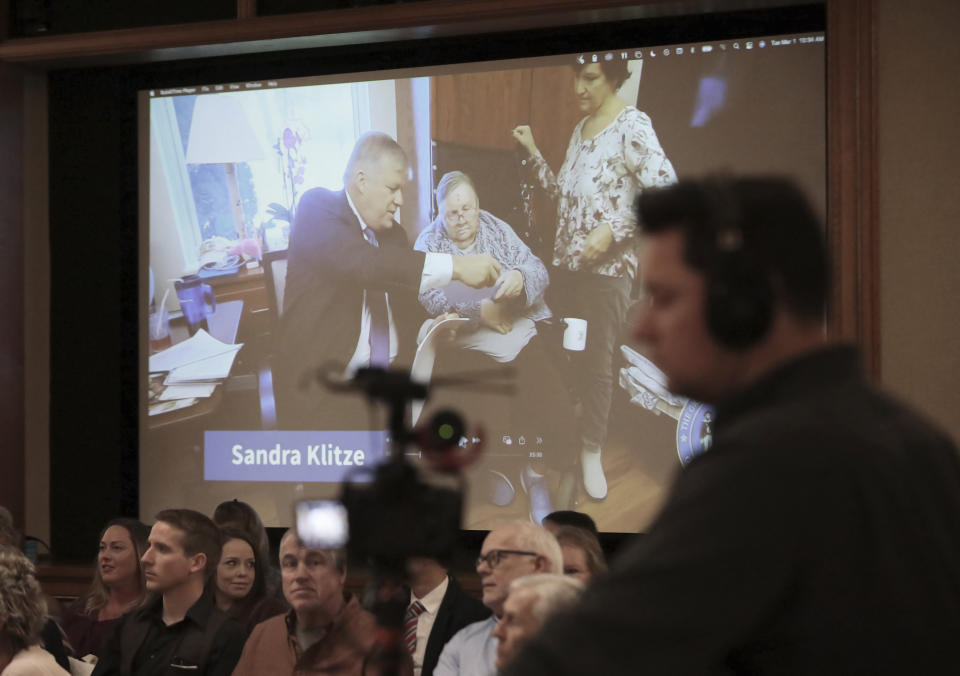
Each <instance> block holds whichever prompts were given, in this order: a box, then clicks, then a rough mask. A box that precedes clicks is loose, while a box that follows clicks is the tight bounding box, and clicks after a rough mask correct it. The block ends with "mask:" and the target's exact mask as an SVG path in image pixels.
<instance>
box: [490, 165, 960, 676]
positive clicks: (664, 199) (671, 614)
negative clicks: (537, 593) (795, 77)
mask: <svg viewBox="0 0 960 676" xmlns="http://www.w3.org/2000/svg"><path fill="white" fill-rule="evenodd" d="M640 216H641V218H640V222H641V224H642V225H641V227H642V229H643V231H644V234H646V235H647V237H646V241H645V247H644V254H643V263H642V265H641V270H642V280H643V286H644V290H645V296H646V304H645V305H646V306H645V309H644V313H643V315H642V317H641V318H640V319H639V322H638V325H637V328H636V337H637V338H638V339H639V340H640V341H641V342H642V343H644V344H645V346H646V348H647V356H648V357H649V358H650V359H652V361H653V362H654V363H655V364H657V366H659V367H660V368H661V369H662V370H663V372H664V373H665V374H666V376H667V379H668V384H669V387H670V389H671V390H672V391H673V392H675V393H677V394H683V395H686V396H689V397H691V398H693V399H696V400H699V401H703V402H707V403H711V404H714V405H715V406H716V409H717V410H716V418H715V426H714V443H713V446H712V448H711V449H710V450H709V451H707V452H706V453H704V454H702V455H700V456H698V457H697V458H695V459H694V460H692V461H691V462H690V464H689V465H687V467H686V468H684V469H683V470H682V471H681V473H680V475H679V476H678V479H677V481H676V484H675V485H674V487H673V489H672V491H671V494H670V496H669V498H668V499H667V502H666V504H665V505H664V507H663V510H662V512H661V514H660V515H659V517H658V518H657V520H656V521H655V522H654V523H653V525H652V526H651V528H650V530H649V532H648V534H647V535H646V536H645V537H644V538H643V539H642V540H641V541H638V542H636V543H635V544H633V546H632V547H631V548H630V549H629V550H628V551H627V552H625V553H624V555H623V556H621V557H620V558H619V559H617V560H616V561H615V562H614V564H613V566H611V570H610V574H609V575H607V576H605V577H603V578H602V579H599V580H598V581H596V582H595V584H594V585H593V586H592V587H591V588H590V589H589V590H588V591H587V592H586V593H585V594H584V596H583V600H582V602H581V603H580V605H579V606H578V607H577V608H576V609H574V610H573V611H571V612H570V613H568V614H565V615H564V616H562V617H558V618H556V619H555V620H554V621H552V622H548V624H547V625H545V626H544V628H543V630H542V632H541V633H540V635H539V636H538V638H536V639H535V640H534V641H533V642H532V643H530V644H528V646H527V649H526V650H525V651H524V652H522V653H521V654H520V655H519V656H518V657H517V659H516V661H515V662H513V663H512V664H511V666H510V668H509V669H508V670H507V672H506V673H507V675H508V676H514V675H519V674H524V675H525V676H536V675H538V674H551V675H563V674H583V673H602V674H635V673H643V674H670V675H671V676H683V675H684V674H697V675H704V674H818V675H821V674H845V675H847V674H898V675H899V674H947V673H956V670H957V665H958V664H960V642H958V641H957V629H958V627H960V574H958V571H960V458H958V454H957V449H956V447H955V446H954V444H953V443H952V442H951V441H950V440H949V439H948V438H947V437H946V435H944V434H943V433H941V432H940V431H938V430H937V429H935V428H933V427H932V426H931V425H930V424H929V423H928V422H926V421H924V420H923V419H921V418H920V417H919V416H917V415H916V414H914V413H912V412H910V411H908V410H907V409H906V408H905V407H904V406H902V405H901V404H899V403H897V402H895V401H894V400H892V399H891V398H890V397H888V396H886V395H884V394H882V393H881V392H879V391H878V390H876V389H875V388H873V387H872V386H871V385H870V384H869V383H867V382H866V381H865V380H864V378H863V376H862V375H861V373H860V369H859V363H858V359H857V354H856V351H855V350H854V349H853V348H852V347H844V346H829V345H827V344H826V340H825V335H824V326H823V318H824V316H825V305H826V298H827V294H828V289H829V284H828V274H827V271H828V261H827V257H826V253H825V251H824V246H823V233H822V230H821V228H820V227H819V224H818V221H817V219H816V218H815V216H814V215H813V213H812V210H811V209H810V207H809V205H808V204H807V202H806V200H805V199H804V198H803V196H802V195H800V193H799V192H798V191H797V190H796V188H795V187H793V186H792V185H791V184H789V183H787V182H785V181H782V180H778V179H769V178H756V179H747V178H744V179H737V180H730V181H726V180H717V179H710V180H706V181H691V182H681V183H679V184H677V185H675V186H672V187H669V188H664V189H663V190H657V191H644V193H643V195H642V196H641V198H640Z"/></svg>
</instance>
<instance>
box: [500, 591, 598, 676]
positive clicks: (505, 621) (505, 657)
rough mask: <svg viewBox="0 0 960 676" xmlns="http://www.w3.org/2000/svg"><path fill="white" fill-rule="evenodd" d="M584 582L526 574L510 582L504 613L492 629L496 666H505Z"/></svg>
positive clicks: (576, 595)
mask: <svg viewBox="0 0 960 676" xmlns="http://www.w3.org/2000/svg"><path fill="white" fill-rule="evenodd" d="M582 592H583V582H581V581H580V580H575V579H573V578H571V577H564V576H562V575H527V576H525V577H518V578H517V579H516V580H514V581H513V582H511V583H510V593H509V594H508V595H507V600H506V602H505V603H504V604H503V617H501V618H500V621H499V622H497V626H496V627H494V629H493V635H494V636H495V637H496V638H497V640H498V643H497V669H500V670H502V669H504V668H505V667H506V666H507V665H508V664H510V662H511V661H512V660H513V658H514V657H516V655H517V653H518V652H519V651H520V648H522V647H523V646H524V645H525V644H526V643H527V641H529V640H530V639H532V638H533V637H534V636H535V635H536V634H537V632H538V631H540V627H542V626H543V623H544V622H546V621H547V618H549V617H550V616H551V615H553V614H554V613H558V612H560V611H562V610H566V609H567V608H570V607H571V606H573V604H574V603H576V602H577V600H578V599H579V598H580V594H581V593H582Z"/></svg>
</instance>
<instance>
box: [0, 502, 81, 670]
mask: <svg viewBox="0 0 960 676" xmlns="http://www.w3.org/2000/svg"><path fill="white" fill-rule="evenodd" d="M22 545H23V536H22V535H21V533H20V531H19V530H17V528H16V526H15V525H14V523H13V515H12V514H10V511H9V510H8V509H7V508H6V507H2V506H0V546H8V547H13V548H14V549H16V550H17V551H21V552H22V551H23V550H22ZM40 596H41V598H42V599H43V603H44V606H45V608H46V611H45V612H46V618H45V620H44V624H43V628H42V629H41V630H40V643H41V645H42V646H43V649H44V650H46V651H47V652H49V653H50V654H51V655H53V657H54V659H55V660H56V661H57V664H59V665H60V666H61V667H63V668H64V669H69V668H70V660H69V657H68V656H67V649H66V647H65V646H64V638H65V637H64V634H63V630H62V629H61V628H60V625H59V624H57V617H58V616H59V613H60V604H59V602H58V601H57V600H56V599H55V598H53V597H52V596H50V595H49V594H46V593H44V592H43V591H41V592H40Z"/></svg>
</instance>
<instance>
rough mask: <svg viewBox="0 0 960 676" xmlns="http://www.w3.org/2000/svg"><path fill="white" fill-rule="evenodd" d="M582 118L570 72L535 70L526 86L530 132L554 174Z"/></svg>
mask: <svg viewBox="0 0 960 676" xmlns="http://www.w3.org/2000/svg"><path fill="white" fill-rule="evenodd" d="M582 118H583V112H581V110H580V108H579V106H577V99H576V96H575V94H574V91H573V69H572V68H570V67H568V66H552V67H550V68H537V69H535V70H534V71H533V76H532V82H531V86H530V128H531V130H532V131H533V137H534V138H535V139H536V141H537V147H538V148H540V153H541V154H542V155H543V157H544V159H546V160H547V164H549V165H550V168H551V169H553V170H554V172H557V171H559V170H560V165H561V164H563V160H564V157H565V156H566V154H567V146H568V145H569V144H570V134H571V133H572V132H573V128H574V127H576V126H577V123H578V122H580V120H581V119H582Z"/></svg>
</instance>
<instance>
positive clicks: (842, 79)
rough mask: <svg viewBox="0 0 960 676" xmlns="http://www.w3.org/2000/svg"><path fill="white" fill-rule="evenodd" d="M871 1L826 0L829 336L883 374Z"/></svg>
mask: <svg viewBox="0 0 960 676" xmlns="http://www.w3.org/2000/svg"><path fill="white" fill-rule="evenodd" d="M874 11H875V10H874V2H873V0H844V1H843V2H841V1H840V0H830V1H829V2H828V3H827V148H828V151H827V152H828V155H827V230H828V236H829V244H830V249H831V251H832V253H833V289H832V293H831V303H830V309H829V315H828V332H829V334H830V335H831V337H833V338H837V339H841V340H848V341H853V342H856V343H858V344H859V345H860V347H861V348H862V350H863V359H864V368H865V369H866V371H867V373H868V374H869V375H870V376H871V377H873V378H874V379H878V378H879V375H880V349H881V346H880V310H879V307H880V289H879V283H880V275H879V272H880V270H879V249H880V246H879V227H878V213H877V205H878V195H877V189H878V162H879V156H878V153H877V102H876V87H877V85H876V26H875V20H874Z"/></svg>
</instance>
